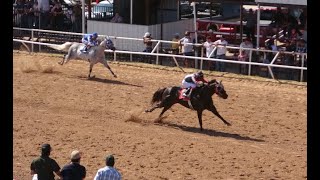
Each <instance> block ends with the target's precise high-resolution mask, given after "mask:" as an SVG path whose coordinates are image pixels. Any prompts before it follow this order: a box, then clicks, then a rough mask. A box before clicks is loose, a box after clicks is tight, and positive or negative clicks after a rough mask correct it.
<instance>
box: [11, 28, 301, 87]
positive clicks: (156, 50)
mask: <svg viewBox="0 0 320 180" xmlns="http://www.w3.org/2000/svg"><path fill="white" fill-rule="evenodd" d="M13 29H16V30H27V31H31V40H29V41H28V40H21V39H13V41H15V42H21V43H23V44H24V43H30V44H31V50H30V51H31V52H34V44H37V45H40V46H39V48H40V47H41V45H52V44H50V43H42V42H36V41H32V40H33V39H34V33H35V32H46V33H56V34H70V35H79V36H82V35H83V34H82V33H73V32H61V31H51V30H41V29H26V28H13ZM101 36H107V35H101ZM109 37H110V38H111V39H113V40H114V44H115V47H117V46H116V40H117V39H123V40H134V41H143V39H139V38H127V37H115V36H109ZM152 41H153V42H155V43H156V45H155V46H154V48H153V50H152V52H151V53H146V52H138V51H123V50H115V51H112V50H105V51H106V52H113V53H114V61H116V60H117V54H121V53H122V54H129V55H130V60H131V61H132V55H134V54H136V55H146V56H156V64H159V56H162V57H172V58H173V60H174V62H175V64H176V65H177V67H179V64H178V62H177V60H176V58H187V59H194V60H195V68H197V69H198V67H197V66H198V61H199V60H200V67H199V69H201V70H202V69H203V61H204V60H206V61H215V62H225V63H233V64H244V65H248V75H249V76H250V75H251V69H252V66H253V65H255V66H262V67H267V68H268V71H269V73H270V75H271V77H272V78H273V79H275V76H274V73H273V70H272V67H277V68H287V69H298V70H300V81H301V82H302V81H303V71H305V70H307V67H304V60H305V59H306V58H307V53H293V52H287V51H271V50H262V49H254V48H240V47H234V46H226V48H227V50H230V49H236V50H249V52H250V53H249V55H250V56H249V60H248V61H236V60H227V59H216V58H206V57H196V56H184V55H175V54H165V53H160V43H163V44H172V43H175V42H173V41H165V40H152ZM188 44H191V45H194V46H199V47H200V46H202V44H193V43H188ZM214 51H216V47H215V48H214ZM253 52H262V53H264V57H265V56H266V53H274V54H275V55H274V57H273V59H272V60H271V62H270V63H269V64H266V63H259V62H252V54H253ZM212 53H213V52H212ZM280 54H291V55H297V56H299V57H300V60H301V67H298V66H288V65H279V64H274V63H275V61H276V60H277V58H278V56H279V55H280ZM201 56H203V48H202V53H201ZM179 68H180V69H181V70H183V69H182V68H181V67H179Z"/></svg>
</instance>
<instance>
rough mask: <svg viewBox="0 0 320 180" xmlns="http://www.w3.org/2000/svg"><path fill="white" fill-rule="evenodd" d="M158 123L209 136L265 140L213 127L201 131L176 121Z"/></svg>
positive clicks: (256, 140)
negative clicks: (212, 128) (217, 129)
mask: <svg viewBox="0 0 320 180" xmlns="http://www.w3.org/2000/svg"><path fill="white" fill-rule="evenodd" d="M156 125H159V126H167V127H172V128H175V129H181V130H183V131H188V132H193V133H199V134H206V135H208V136H215V137H226V138H233V139H237V140H243V141H255V142H265V140H262V139H256V138H251V137H247V136H241V135H239V134H231V133H226V132H220V131H216V130H211V129H203V131H200V128H199V127H188V126H184V125H179V124H174V123H170V122H161V123H159V124H158V123H156Z"/></svg>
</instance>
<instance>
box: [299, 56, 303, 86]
mask: <svg viewBox="0 0 320 180" xmlns="http://www.w3.org/2000/svg"><path fill="white" fill-rule="evenodd" d="M301 56H302V57H301V67H303V66H304V55H303V54H301ZM302 81H303V69H301V73H300V82H302Z"/></svg>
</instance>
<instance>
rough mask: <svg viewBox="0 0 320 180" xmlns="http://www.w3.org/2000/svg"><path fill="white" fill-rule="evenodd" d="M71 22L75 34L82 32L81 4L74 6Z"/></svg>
mask: <svg viewBox="0 0 320 180" xmlns="http://www.w3.org/2000/svg"><path fill="white" fill-rule="evenodd" d="M71 22H72V28H73V32H82V10H81V6H80V4H75V5H74V6H73V8H72V16H71Z"/></svg>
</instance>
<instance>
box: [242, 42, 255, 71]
mask: <svg viewBox="0 0 320 180" xmlns="http://www.w3.org/2000/svg"><path fill="white" fill-rule="evenodd" d="M241 48H253V44H252V43H251V41H250V39H249V38H245V39H244V41H243V42H242V43H241V44H240V50H239V56H238V60H239V61H248V60H249V56H250V54H249V53H250V50H244V49H241ZM246 66H247V65H245V64H244V65H242V64H240V73H242V72H243V73H245V74H246V71H247V70H246Z"/></svg>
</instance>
